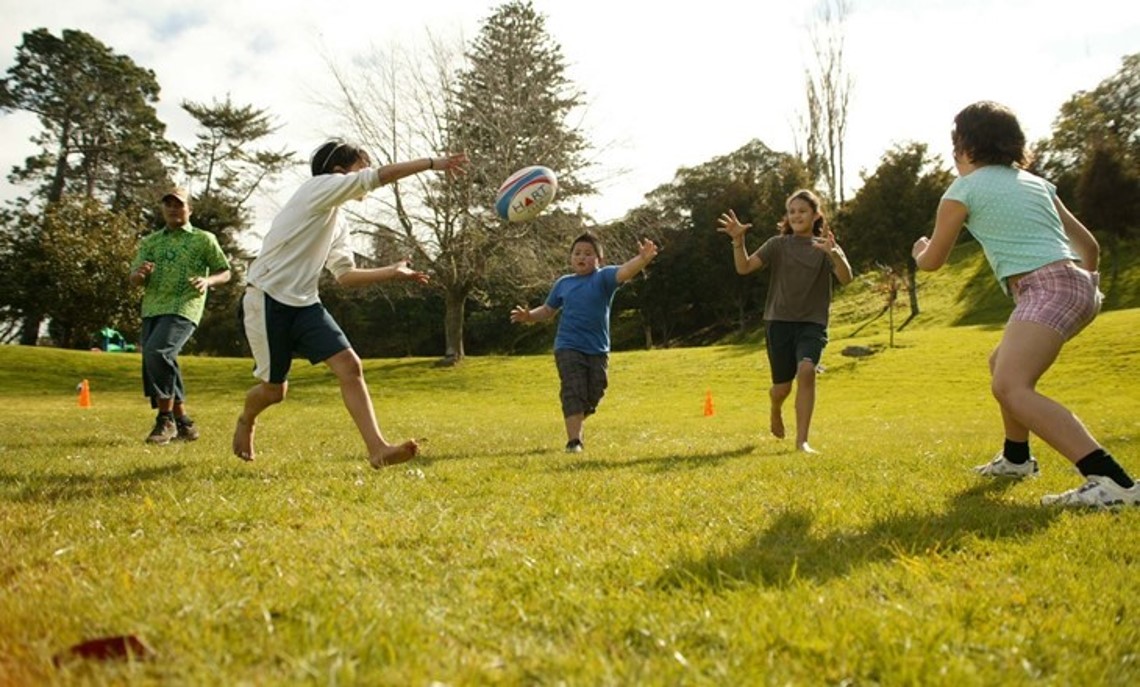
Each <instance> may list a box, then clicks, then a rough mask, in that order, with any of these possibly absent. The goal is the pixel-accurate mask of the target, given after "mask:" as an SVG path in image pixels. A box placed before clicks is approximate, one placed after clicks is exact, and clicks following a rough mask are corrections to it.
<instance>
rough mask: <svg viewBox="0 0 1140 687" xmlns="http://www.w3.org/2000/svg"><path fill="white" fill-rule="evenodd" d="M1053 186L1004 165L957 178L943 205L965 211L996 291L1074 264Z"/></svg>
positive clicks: (1074, 257)
mask: <svg viewBox="0 0 1140 687" xmlns="http://www.w3.org/2000/svg"><path fill="white" fill-rule="evenodd" d="M1056 197H1057V187H1055V186H1054V185H1053V184H1051V183H1049V182H1048V181H1045V180H1044V179H1042V178H1041V177H1039V176H1036V175H1033V174H1030V173H1029V172H1026V171H1024V170H1020V169H1017V168H1015V167H1009V166H1007V165H986V166H985V167H979V168H978V169H975V170H974V171H972V172H970V173H969V174H967V175H966V176H964V177H958V178H957V179H955V180H954V183H952V184H950V188H948V189H946V193H944V194H943V195H942V198H943V199H944V200H956V201H958V202H959V203H962V204H963V205H965V206H966V211H967V212H968V213H969V214H968V215H967V217H966V228H967V229H968V230H969V231H970V233H971V234H972V235H973V236H974V238H975V239H977V240H978V243H980V244H982V250H983V251H984V252H985V254H986V260H988V261H989V263H990V268H992V269H993V271H994V276H996V277H997V279H998V282H999V283H1000V284H1001V288H1002V289H1003V290H1004V291H1005V292H1006V293H1007V294H1008V293H1009V287H1008V286H1007V284H1006V279H1008V278H1009V277H1012V276H1013V275H1015V274H1024V273H1026V272H1032V271H1033V270H1035V269H1037V268H1039V267H1044V266H1045V265H1048V264H1049V263H1052V262H1057V261H1058V260H1076V259H1078V256H1077V254H1076V253H1075V252H1074V251H1073V249H1072V247H1071V246H1070V245H1069V237H1068V236H1067V235H1066V234H1065V228H1064V226H1063V225H1062V224H1061V216H1060V215H1059V214H1058V213H1057V206H1056V205H1055V204H1054V203H1053V199H1054V198H1056Z"/></svg>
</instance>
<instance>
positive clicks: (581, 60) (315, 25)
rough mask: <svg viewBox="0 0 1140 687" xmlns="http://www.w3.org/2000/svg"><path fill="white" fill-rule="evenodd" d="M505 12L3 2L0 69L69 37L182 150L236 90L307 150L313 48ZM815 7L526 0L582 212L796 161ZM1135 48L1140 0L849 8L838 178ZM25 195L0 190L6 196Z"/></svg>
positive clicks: (17, 131)
mask: <svg viewBox="0 0 1140 687" xmlns="http://www.w3.org/2000/svg"><path fill="white" fill-rule="evenodd" d="M498 4H499V3H498V2H491V1H487V0H418V1H414V2H399V1H394V2H379V1H377V0H371V1H370V2H363V1H360V0H340V1H339V2H335V3H326V2H316V1H314V0H278V1H276V2H261V1H257V2H254V1H249V0H196V1H195V2H185V1H184V0H178V1H175V0H145V1H143V0H38V1H37V0H0V16H2V17H3V21H2V23H0V69H2V70H4V71H5V72H6V71H7V69H8V68H9V67H10V66H11V64H12V63H13V61H14V59H15V51H16V47H17V46H18V45H19V43H20V41H21V36H22V34H23V33H24V32H25V31H30V30H33V29H36V28H39V27H46V28H48V29H49V30H51V31H52V32H53V33H54V34H56V35H60V32H61V31H62V30H63V29H65V28H66V29H80V30H83V31H86V32H88V33H90V34H91V35H93V36H95V37H96V38H98V39H99V40H101V41H102V42H103V43H105V44H106V45H108V46H109V47H110V48H111V49H112V50H113V51H115V52H117V53H122V54H126V55H129V56H130V57H131V58H132V59H133V60H134V61H135V63H136V64H138V65H140V66H142V67H145V68H148V69H152V70H154V72H155V74H156V76H157V79H158V83H159V85H160V86H161V88H162V93H161V98H162V100H161V102H160V104H159V106H158V112H159V117H160V119H162V121H164V122H165V123H166V124H167V127H168V130H167V133H168V136H169V137H170V138H172V139H173V140H175V141H178V142H179V143H182V144H184V145H190V144H192V143H193V130H194V126H193V121H192V120H191V119H190V118H189V116H188V115H186V114H185V113H184V112H183V111H182V110H181V108H180V106H179V105H180V103H181V102H183V101H184V100H193V101H197V102H211V101H213V100H215V99H216V100H223V99H224V98H225V97H226V96H227V95H229V96H231V97H232V99H233V101H234V102H235V103H236V104H239V105H241V104H248V105H252V106H254V107H258V108H264V109H267V110H268V111H269V112H270V113H272V114H273V115H274V116H275V117H276V119H277V121H278V122H279V123H280V124H281V125H282V128H281V130H280V132H279V133H278V135H277V140H276V141H274V143H275V144H276V145H280V146H285V147H288V148H290V149H292V150H295V151H297V152H299V153H300V154H301V155H303V156H307V155H308V154H309V152H310V151H312V150H313V149H314V148H315V147H316V146H317V145H318V144H319V143H320V142H321V140H322V139H324V138H325V137H327V136H329V135H335V134H338V133H342V132H339V131H336V130H335V129H334V127H335V125H336V123H335V120H334V119H333V118H331V117H330V116H329V114H328V113H327V111H324V110H322V109H321V108H320V107H318V106H317V105H315V104H314V103H315V101H316V100H318V99H319V98H318V97H316V96H317V95H318V94H331V91H330V89H329V75H328V68H327V66H326V62H325V59H324V57H323V55H326V54H327V55H330V56H331V57H332V58H333V59H335V60H336V61H337V62H338V63H342V64H344V63H348V62H349V61H351V60H352V59H353V58H354V57H358V56H360V55H363V54H367V53H370V52H372V51H373V50H374V49H375V48H376V47H382V48H389V47H391V46H397V45H398V46H400V47H401V48H402V49H411V50H415V49H417V45H421V44H422V42H423V41H424V39H425V37H426V36H427V35H428V34H429V33H431V34H432V35H434V36H436V37H443V38H445V39H446V38H451V39H455V40H459V41H467V42H469V41H471V40H472V39H473V38H474V37H475V36H476V35H478V33H479V28H480V26H481V23H482V21H483V20H484V19H486V17H487V16H489V15H490V13H491V12H492V10H493V8H494V7H496V6H497V5H498ZM814 4H815V2H814V0H779V1H775V0H731V1H730V0H700V1H699V2H685V3H659V2H633V1H624V2H623V1H622V0H534V6H535V7H536V9H538V11H540V12H541V13H543V14H544V15H545V16H546V17H547V30H548V32H549V34H550V35H551V37H552V38H553V39H554V40H555V41H557V42H558V43H559V44H560V45H561V47H562V51H563V55H564V57H565V58H566V62H567V67H568V74H567V75H568V77H569V78H570V80H572V81H573V82H574V83H575V84H576V85H577V86H578V87H579V88H580V89H581V90H582V91H584V93H585V96H586V100H587V101H588V103H589V108H588V109H587V110H586V112H585V113H584V115H583V119H582V124H583V126H584V127H585V129H586V132H587V134H588V136H589V137H590V140H592V141H593V142H594V143H595V144H597V146H598V148H599V149H598V151H597V152H596V154H595V158H596V162H597V166H596V168H595V169H594V170H593V176H594V178H595V179H597V180H598V184H597V185H598V188H599V191H600V193H599V195H598V196H596V197H594V198H591V199H587V200H585V201H583V205H584V207H585V209H586V210H587V211H588V212H590V213H591V214H593V215H594V217H595V218H596V219H597V220H598V221H603V222H604V221H608V220H611V219H616V218H618V217H620V216H621V215H623V214H624V213H625V212H626V211H627V210H629V209H632V208H633V207H635V206H636V205H638V204H640V203H641V201H642V198H643V196H644V195H645V194H646V193H648V192H649V191H651V190H653V189H654V188H656V187H657V186H659V185H661V184H664V183H667V182H669V181H670V180H671V179H672V178H673V174H674V172H675V171H676V170H677V169H678V168H679V167H683V166H693V165H698V164H701V163H704V162H707V161H708V160H710V159H711V158H713V157H715V156H719V155H724V154H727V153H729V152H732V151H733V150H736V149H737V148H739V147H740V146H742V145H744V144H745V143H747V142H748V141H749V140H751V139H753V138H759V139H760V140H762V141H764V142H765V143H766V144H768V145H769V146H771V147H772V148H775V149H777V150H783V151H787V152H792V150H793V142H794V132H793V128H794V122H795V121H796V118H797V116H798V115H799V114H800V113H801V112H802V111H803V108H804V96H803V71H804V68H805V67H806V66H807V65H808V64H809V61H810V60H809V58H808V44H807V39H806V26H807V23H808V21H809V18H810V15H811V8H812V7H813V6H814ZM682 8H684V9H682ZM1138 51H1140V10H1138V9H1137V3H1136V1H1135V0H1127V1H1125V0H1080V1H1074V0H1064V1H1062V0H854V1H853V11H852V14H851V17H850V20H849V26H848V30H847V66H848V70H849V71H850V72H851V73H852V75H853V76H854V78H855V86H854V91H853V100H852V103H851V105H850V110H849V120H848V139H847V150H848V154H847V155H848V172H847V173H848V179H849V181H850V182H851V183H850V184H849V186H857V185H858V174H859V172H860V171H861V170H868V171H870V170H873V169H874V168H875V166H876V165H877V163H878V160H879V158H880V157H881V155H882V154H883V153H884V152H885V151H886V150H888V149H889V148H890V147H891V146H893V145H895V144H897V143H903V142H906V141H912V140H914V141H921V142H925V143H928V144H930V145H931V147H932V150H933V151H935V152H937V153H939V154H944V153H945V152H946V149H947V148H948V147H949V133H948V132H949V128H950V122H951V120H952V118H953V116H954V114H955V113H956V112H957V111H958V110H959V109H961V107H963V106H965V105H966V104H969V103H970V102H973V101H975V100H981V99H991V100H997V101H1000V102H1003V103H1005V104H1007V105H1009V106H1011V107H1012V108H1014V110H1015V111H1017V112H1018V114H1019V116H1020V117H1021V119H1022V123H1023V125H1024V127H1025V128H1026V130H1027V133H1028V135H1029V136H1030V138H1031V139H1037V138H1040V137H1044V136H1046V135H1048V133H1049V131H1050V127H1051V124H1052V122H1053V119H1054V118H1055V117H1056V115H1057V113H1058V109H1059V108H1060V106H1061V104H1062V103H1063V102H1065V101H1066V100H1067V99H1068V98H1069V97H1070V96H1072V95H1073V94H1074V93H1075V92H1076V91H1078V90H1087V89H1091V88H1094V87H1095V86H1096V85H1097V84H1098V83H1099V82H1100V81H1101V80H1103V79H1105V78H1106V77H1108V76H1110V75H1112V74H1113V73H1115V72H1116V71H1117V70H1118V69H1119V67H1120V65H1121V58H1122V57H1123V56H1124V55H1126V54H1130V53H1134V52H1138ZM37 129H38V126H37V123H36V120H35V119H34V118H33V117H30V116H27V115H13V114H9V115H0V169H2V170H3V171H4V173H5V177H6V175H7V172H8V170H10V169H11V168H12V167H13V166H14V165H16V164H18V163H20V161H21V160H22V159H23V158H24V157H26V156H27V155H29V154H30V153H32V152H33V150H34V148H33V146H32V144H31V143H30V142H29V141H28V138H29V137H30V136H31V135H33V134H34V133H35V132H36V131H37ZM946 161H947V164H949V158H948V157H947V158H946ZM555 171H556V172H557V170H555ZM303 174H304V170H303V169H298V170H296V172H295V173H294V174H291V175H290V177H288V178H287V179H285V180H284V181H283V182H282V183H281V184H280V188H278V189H277V190H276V192H275V193H272V194H269V195H268V196H267V197H265V198H262V199H260V201H259V210H258V214H259V217H258V222H259V224H261V223H267V222H268V221H269V219H271V215H272V213H273V210H274V208H275V207H276V206H278V205H279V204H280V203H281V202H283V201H284V200H285V199H286V198H287V197H288V195H289V194H290V193H291V192H292V190H293V187H294V186H295V185H296V184H297V183H298V182H299V181H300V179H302V178H303V176H302V175H303ZM18 191H19V189H13V188H12V187H11V186H10V185H9V184H8V182H7V180H6V179H4V180H0V200H2V199H7V198H11V197H13V196H15V195H17V193H18ZM264 229H265V226H261V227H255V231H259V230H260V231H259V233H260V232H263V231H264Z"/></svg>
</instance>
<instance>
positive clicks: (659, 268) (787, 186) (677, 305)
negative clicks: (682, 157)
mask: <svg viewBox="0 0 1140 687" xmlns="http://www.w3.org/2000/svg"><path fill="white" fill-rule="evenodd" d="M807 181H808V174H807V170H806V168H805V167H804V165H803V164H802V163H801V162H799V161H798V160H796V159H795V158H794V157H793V156H791V155H787V154H785V153H778V152H776V151H773V150H772V149H771V148H769V147H768V146H766V145H764V143H763V142H761V141H759V140H753V141H750V142H749V143H747V144H745V145H744V146H742V147H741V148H740V149H738V150H736V151H733V152H732V153H729V154H728V155H723V156H720V157H717V158H714V159H712V160H710V161H708V162H706V163H704V164H701V165H698V166H696V167H691V168H682V169H680V170H678V171H677V173H676V174H675V175H674V178H673V181H672V182H670V183H669V184H666V185H664V186H661V187H659V188H657V189H655V190H654V191H653V192H651V193H650V194H649V195H648V196H647V200H648V201H649V202H648V203H647V204H646V205H645V206H643V207H641V208H638V209H637V210H635V211H634V212H632V213H630V214H629V215H627V217H626V218H624V219H623V220H622V222H621V223H619V225H618V227H617V228H618V229H621V230H623V231H624V233H625V234H626V235H636V234H642V235H648V236H649V237H650V238H653V239H654V240H655V241H657V243H658V245H659V246H661V247H662V251H661V253H660V254H659V255H658V257H657V259H655V260H654V261H653V265H652V266H651V268H650V269H649V270H647V272H646V279H645V284H644V287H643V288H642V287H641V286H640V285H637V284H636V283H635V285H634V289H632V290H631V292H632V294H635V295H638V300H637V304H638V308H639V310H641V314H642V318H643V320H644V321H645V327H646V328H647V329H648V330H649V332H648V333H647V335H646V338H647V341H655V342H659V343H662V344H667V343H669V342H671V341H684V342H686V343H697V342H701V341H706V340H713V339H716V338H719V337H720V336H723V335H724V334H726V333H727V331H726V330H725V328H724V327H725V324H726V323H732V325H734V326H735V328H736V329H738V330H740V331H743V330H744V329H745V328H746V326H747V325H748V323H749V322H754V321H755V320H756V319H758V315H759V313H760V312H762V310H763V303H764V296H765V294H766V285H767V280H764V279H742V278H740V276H739V275H737V274H736V271H735V268H734V267H733V265H732V253H731V251H730V250H729V249H728V241H727V239H725V237H724V235H722V234H720V233H718V232H717V231H716V226H717V224H716V220H717V218H718V217H720V215H721V214H722V213H724V212H725V211H727V210H729V209H732V210H735V211H736V214H737V216H738V217H740V218H741V220H742V221H744V222H750V223H752V225H753V229H752V231H750V232H749V234H748V238H747V240H748V242H749V244H751V245H750V246H749V249H750V250H755V248H756V247H758V246H759V245H760V243H762V242H763V241H764V240H766V239H768V238H770V237H771V236H773V235H775V232H776V224H777V223H778V222H779V220H780V219H781V218H782V217H783V215H784V202H785V200H786V199H787V198H788V196H790V195H791V194H792V192H793V191H795V190H796V189H797V188H802V187H804V186H805V185H806V184H807ZM623 290H624V289H623ZM620 293H621V292H619V294H620ZM654 333H655V334H656V335H655V334H654Z"/></svg>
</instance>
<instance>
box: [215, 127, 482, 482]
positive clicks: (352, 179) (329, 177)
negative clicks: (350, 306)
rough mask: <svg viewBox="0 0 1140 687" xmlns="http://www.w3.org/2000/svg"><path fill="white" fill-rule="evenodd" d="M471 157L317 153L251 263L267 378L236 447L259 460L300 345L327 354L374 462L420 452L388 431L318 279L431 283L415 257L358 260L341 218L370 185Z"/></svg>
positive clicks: (447, 168)
mask: <svg viewBox="0 0 1140 687" xmlns="http://www.w3.org/2000/svg"><path fill="white" fill-rule="evenodd" d="M466 164H467V156H466V155H465V154H463V153H458V154H450V155H446V156H444V157H437V158H424V159H421V160H412V161H409V162H396V163H393V164H390V165H384V166H381V167H375V168H373V167H372V166H371V165H372V161H371V158H370V157H369V155H368V153H367V152H365V151H364V150H362V149H360V148H357V147H356V146H353V145H350V144H347V143H344V142H341V141H329V142H327V143H325V144H324V145H322V146H321V147H320V148H318V149H317V151H316V152H315V153H314V154H313V158H312V161H311V169H312V173H313V178H311V179H309V180H307V181H305V182H304V183H303V184H301V187H300V188H298V189H297V191H296V193H294V194H293V197H292V198H290V199H289V201H288V202H287V203H286V204H285V206H284V207H283V208H282V209H281V212H280V213H278V215H277V217H276V218H275V219H274V220H273V224H272V226H271V227H270V229H269V233H267V234H266V236H265V241H264V243H263V244H262V248H261V253H260V255H258V257H257V259H256V260H254V261H253V264H251V265H250V268H249V278H248V286H247V288H246V293H245V296H244V298H243V299H242V303H241V307H242V323H243V325H244V328H245V335H246V339H247V340H248V341H249V346H250V349H251V350H252V351H253V357H254V362H255V368H254V372H253V374H254V376H255V377H257V378H258V379H259V380H260V381H259V382H258V383H257V384H255V385H254V386H253V387H252V388H251V389H250V390H249V391H248V392H247V393H246V396H245V406H244V408H243V409H242V413H241V415H240V416H239V417H238V420H237V426H236V427H235V428H234V438H233V452H234V455H236V456H238V457H239V458H241V459H242V460H247V461H251V460H253V459H254V447H253V435H254V426H255V423H256V421H257V416H258V415H260V414H261V412H262V411H263V410H265V409H266V408H268V407H269V406H271V405H273V404H275V403H280V402H281V401H283V400H285V394H286V391H287V390H288V376H289V368H290V366H291V364H292V359H293V354H294V353H298V354H301V355H303V356H305V357H306V358H308V359H309V361H310V362H312V363H314V364H315V363H318V362H324V363H325V364H326V365H328V366H329V369H330V370H332V372H333V374H335V375H336V377H337V380H338V381H339V383H340V389H341V396H342V397H343V398H344V405H345V407H346V408H347V409H348V412H349V414H350V415H351V416H352V419H353V421H354V422H355V423H356V427H357V429H359V430H360V435H361V437H362V438H363V439H364V443H365V445H366V446H367V447H368V461H369V463H371V465H372V467H374V468H382V467H384V466H386V465H395V464H397V463H404V462H407V461H409V460H411V459H412V458H414V457H415V455H416V451H417V450H418V446H417V445H416V442H415V441H413V440H409V441H405V442H404V443H402V444H390V443H388V441H386V440H385V439H384V436H383V434H381V432H380V426H379V424H378V423H377V421H376V413H375V411H374V409H373V407H372V398H371V396H369V394H368V386H367V384H366V383H365V381H364V373H363V368H362V367H361V363H360V358H359V357H358V356H357V354H356V352H355V351H354V350H353V349H352V345H351V344H350V343H349V341H348V338H347V337H346V336H345V335H344V332H343V331H341V329H340V326H339V325H337V323H336V321H335V320H334V319H333V318H332V316H331V315H330V314H329V313H328V311H327V310H325V308H324V306H323V305H322V304H321V300H320V295H319V294H318V291H317V285H318V282H319V280H320V276H321V270H322V269H328V270H329V271H330V272H331V273H332V274H333V276H334V277H336V280H337V283H339V284H341V285H342V286H367V285H369V284H374V283H376V282H380V281H388V280H404V281H415V282H418V283H421V284H423V283H426V282H427V281H428V275H427V274H425V273H424V272H419V271H416V270H413V269H411V267H410V266H409V264H408V260H401V261H399V262H395V263H393V264H391V265H388V266H386V267H379V268H373V269H366V268H360V267H357V266H356V264H355V262H354V260H353V252H352V247H351V246H350V245H349V241H348V238H349V232H348V229H347V228H346V227H343V226H340V225H339V224H338V222H337V214H338V210H339V208H340V206H341V205H342V204H344V203H345V202H347V201H349V200H360V199H363V198H364V196H365V195H366V194H367V193H368V192H369V191H371V190H373V189H375V188H378V187H380V186H383V185H384V184H389V183H392V182H394V181H396V180H398V179H402V178H404V177H406V176H410V175H412V174H418V173H420V172H426V171H428V170H437V171H443V172H448V173H462V172H463V171H464V167H465V165H466Z"/></svg>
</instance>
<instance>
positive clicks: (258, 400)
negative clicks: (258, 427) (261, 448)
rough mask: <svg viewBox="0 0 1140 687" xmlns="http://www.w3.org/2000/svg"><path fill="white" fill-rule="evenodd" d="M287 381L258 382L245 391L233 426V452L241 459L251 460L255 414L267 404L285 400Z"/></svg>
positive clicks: (266, 406)
mask: <svg viewBox="0 0 1140 687" xmlns="http://www.w3.org/2000/svg"><path fill="white" fill-rule="evenodd" d="M288 386H289V383H288V382H283V383H281V384H270V383H269V382H258V383H257V384H255V385H253V386H252V387H250V389H249V391H247V392H246V393H245V405H244V406H243V407H242V411H241V415H239V416H238V419H237V425H236V426H235V427H234V440H233V452H234V455H235V456H237V457H238V458H241V459H242V460H248V461H252V460H253V455H254V451H253V429H254V425H255V424H256V422H257V416H258V415H260V414H261V411H263V410H265V409H266V408H268V407H269V406H271V405H273V404H275V403H280V402H281V401H283V400H285V394H286V392H287V391H288Z"/></svg>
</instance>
